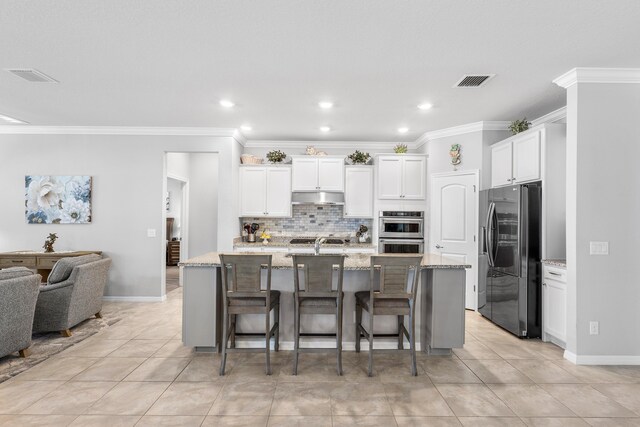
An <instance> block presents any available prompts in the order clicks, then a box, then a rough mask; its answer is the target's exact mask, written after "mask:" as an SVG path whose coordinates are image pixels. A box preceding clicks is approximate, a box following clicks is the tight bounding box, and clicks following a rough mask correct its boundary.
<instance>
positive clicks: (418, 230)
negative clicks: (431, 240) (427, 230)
mask: <svg viewBox="0 0 640 427" xmlns="http://www.w3.org/2000/svg"><path fill="white" fill-rule="evenodd" d="M378 235H379V236H380V237H398V238H403V239H411V238H417V239H422V238H424V220H423V219H422V218H420V219H409V218H384V217H383V218H380V230H379V232H378Z"/></svg>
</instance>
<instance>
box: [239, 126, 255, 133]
mask: <svg viewBox="0 0 640 427" xmlns="http://www.w3.org/2000/svg"><path fill="white" fill-rule="evenodd" d="M240 129H241V130H242V131H243V132H251V131H252V130H253V128H252V127H251V126H249V125H242V126H240Z"/></svg>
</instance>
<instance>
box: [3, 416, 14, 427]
mask: <svg viewBox="0 0 640 427" xmlns="http://www.w3.org/2000/svg"><path fill="white" fill-rule="evenodd" d="M12 417H14V415H0V426H2V425H9V424H8V423H9V420H10V419H11V418H12Z"/></svg>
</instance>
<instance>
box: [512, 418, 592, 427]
mask: <svg viewBox="0 0 640 427" xmlns="http://www.w3.org/2000/svg"><path fill="white" fill-rule="evenodd" d="M522 421H524V423H525V424H526V425H528V426H530V427H587V426H588V425H589V424H587V422H586V421H584V420H583V419H582V418H550V417H543V418H523V419H522Z"/></svg>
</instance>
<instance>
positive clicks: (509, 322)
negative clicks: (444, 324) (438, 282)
mask: <svg viewBox="0 0 640 427" xmlns="http://www.w3.org/2000/svg"><path fill="white" fill-rule="evenodd" d="M541 192H542V189H541V184H540V182H534V183H529V184H521V185H513V186H509V187H501V188H492V189H491V190H485V191H481V192H480V208H479V212H480V221H479V223H478V224H479V225H480V234H479V235H480V242H479V243H480V244H479V245H478V247H479V254H478V258H479V259H478V261H479V262H478V267H479V268H478V275H479V277H478V310H479V311H480V314H482V315H483V316H484V317H486V318H488V319H490V320H491V321H492V322H493V323H495V324H496V325H498V326H500V327H502V328H504V329H506V330H507V331H509V332H511V333H513V334H515V335H517V336H519V337H529V338H537V337H540V334H541V329H542V318H541V309H540V306H541V298H542V296H541V289H542V288H541V287H542V280H541V264H540V261H541V260H540V257H541Z"/></svg>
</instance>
